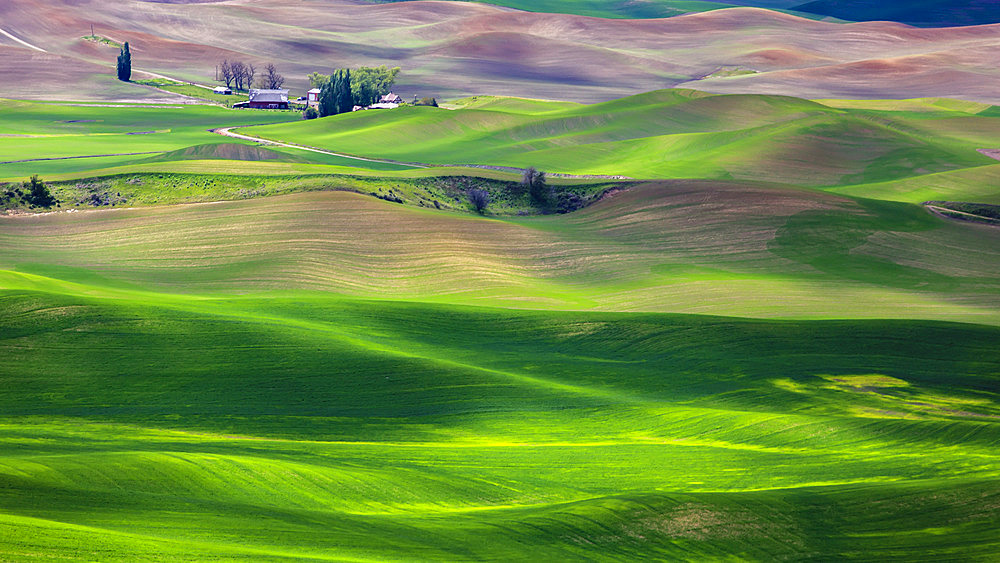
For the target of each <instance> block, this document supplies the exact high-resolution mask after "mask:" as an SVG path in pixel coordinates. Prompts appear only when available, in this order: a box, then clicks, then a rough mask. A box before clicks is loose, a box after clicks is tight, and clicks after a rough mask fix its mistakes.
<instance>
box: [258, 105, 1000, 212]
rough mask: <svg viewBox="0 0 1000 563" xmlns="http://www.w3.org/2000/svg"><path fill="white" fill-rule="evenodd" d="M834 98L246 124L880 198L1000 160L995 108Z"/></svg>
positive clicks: (423, 155)
mask: <svg viewBox="0 0 1000 563" xmlns="http://www.w3.org/2000/svg"><path fill="white" fill-rule="evenodd" d="M828 103H829V104H831V105H824V104H820V103H817V102H811V101H807V100H801V99H797V98H789V97H782V96H763V95H710V94H705V93H702V92H696V91H692V90H663V91H658V92H651V93H648V94H642V95H638V96H632V97H629V98H623V99H620V100H614V101H611V102H606V103H600V104H592V105H586V106H577V105H571V106H567V105H565V104H558V103H548V102H534V103H533V104H526V103H524V102H522V101H517V100H513V101H510V102H506V103H501V102H500V101H498V100H496V99H493V98H487V99H484V100H479V99H478V98H477V99H471V100H460V101H459V102H457V103H456V104H455V105H454V106H452V107H457V108H459V109H455V110H446V109H437V108H423V107H412V108H410V107H407V108H400V109H399V110H393V111H388V112H387V111H381V112H380V111H368V112H356V113H354V114H349V115H343V116H336V117H332V118H325V119H320V120H316V121H311V122H304V123H289V124H280V125H271V126H262V127H250V128H246V129H241V131H242V132H244V133H248V134H251V135H256V136H260V137H262V138H265V139H273V140H281V141H292V142H296V143H301V144H305V145H311V146H316V147H321V148H325V149H329V150H335V151H342V152H345V153H349V154H355V155H363V156H369V157H382V158H391V159H395V160H401V161H409V162H424V163H432V164H491V165H498V166H513V167H527V166H536V167H538V168H539V169H542V170H546V171H548V172H556V173H568V174H605V175H615V174H623V175H626V176H631V177H635V178H706V179H715V180H729V179H745V180H764V181H771V182H780V183H789V184H796V185H804V186H812V187H818V188H837V187H840V186H853V188H852V191H851V193H853V194H855V195H861V196H865V195H868V192H866V191H865V189H864V188H863V187H860V186H864V185H869V184H876V185H879V186H881V185H882V184H884V183H886V182H901V181H907V180H909V179H913V178H922V177H932V176H934V175H939V174H946V173H948V174H957V173H959V172H968V174H966V176H965V177H967V178H972V177H974V176H975V175H976V174H977V172H975V171H977V170H980V169H982V170H983V171H985V170H986V169H988V167H989V166H991V165H995V163H996V161H995V160H993V159H991V158H989V157H986V156H984V155H982V154H979V153H978V152H977V149H979V148H984V147H990V146H992V144H993V143H995V142H996V139H997V138H998V134H1000V120H998V119H997V118H995V117H993V116H992V115H990V114H989V113H988V110H987V108H989V106H985V105H982V104H962V103H952V104H948V103H944V102H940V103H939V102H935V101H919V100H918V101H913V102H911V103H909V104H908V105H906V104H902V103H898V104H897V106H896V107H893V106H892V105H884V106H882V107H880V106H878V105H877V104H869V105H868V106H867V107H850V105H849V104H838V103H836V102H828ZM833 106H841V107H833ZM883 108H888V109H883ZM984 110H987V111H984ZM386 139H396V140H397V141H395V142H388V143H387V142H385V140H386ZM967 189H968V190H969V193H970V194H976V196H977V197H980V196H985V197H986V198H987V199H988V200H989V201H987V203H994V202H996V201H1000V200H998V199H997V198H998V197H1000V192H998V191H996V190H995V189H994V188H993V187H991V186H985V185H981V184H978V183H972V184H970V185H968V186H967ZM890 193H892V192H891V191H889V190H884V189H881V188H878V189H873V190H872V191H871V194H872V195H876V194H890ZM932 195H933V194H932ZM939 195H944V194H939ZM890 199H893V198H892V197H890ZM925 199H943V198H941V197H927V198H925ZM951 199H956V198H955V197H951ZM957 199H961V198H960V197H959V198H957ZM903 200H904V201H913V200H912V199H907V198H904V199H903Z"/></svg>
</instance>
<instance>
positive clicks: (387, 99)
mask: <svg viewBox="0 0 1000 563" xmlns="http://www.w3.org/2000/svg"><path fill="white" fill-rule="evenodd" d="M402 99H403V98H401V97H399V95H398V94H393V93H392V92H389V93H388V94H386V95H384V96H382V99H381V100H379V101H382V102H397V101H399V100H402Z"/></svg>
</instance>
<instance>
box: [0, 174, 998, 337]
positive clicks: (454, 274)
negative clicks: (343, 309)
mask: <svg viewBox="0 0 1000 563" xmlns="http://www.w3.org/2000/svg"><path fill="white" fill-rule="evenodd" d="M247 180H248V181H251V182H252V181H253V178H252V177H251V178H248V179H247ZM316 181H317V182H318V183H317V184H316V185H315V186H313V188H314V189H315V188H320V189H324V188H325V184H324V182H327V181H328V180H327V179H324V178H318V179H317V180H316ZM360 185H361V186H364V184H363V183H362V184H360ZM194 186H195V187H196V188H199V187H200V186H201V183H200V182H196V183H195V184H194ZM250 186H251V187H252V184H250ZM446 187H447V186H437V185H436V184H428V185H426V186H424V187H421V186H420V185H414V186H413V188H414V189H415V190H417V191H419V192H420V193H425V192H426V190H434V189H442V188H446ZM390 188H392V186H391V185H387V186H384V187H382V186H380V188H379V189H383V190H386V189H390ZM421 190H423V191H421ZM196 192H197V190H196ZM383 193H388V192H385V191H384V192H383ZM415 193H416V192H415ZM427 197H429V196H427ZM996 236H997V234H996V233H994V232H993V231H987V232H981V231H980V230H978V229H973V228H971V227H970V226H967V225H958V224H952V223H949V222H945V221H942V220H940V219H937V218H935V217H933V216H931V215H930V214H928V213H927V212H926V211H924V210H923V209H922V208H920V207H919V206H911V205H906V204H895V203H885V202H881V203H880V202H872V201H867V200H851V199H847V198H842V197H839V196H831V195H826V194H818V193H816V192H811V191H806V190H792V189H788V188H782V187H774V186H767V185H759V184H746V183H731V184H718V183H708V182H675V183H651V184H648V185H645V186H641V187H637V188H634V189H631V190H628V191H626V192H622V193H618V194H616V195H613V196H612V197H609V198H606V199H605V200H603V201H601V202H600V203H597V204H595V205H593V206H591V207H589V208H587V209H585V210H582V211H578V212H576V213H573V214H570V215H566V216H553V217H538V218H518V219H513V220H505V221H500V220H488V221H482V220H478V219H475V218H473V217H470V216H463V215H458V214H451V213H443V212H440V211H437V210H435V209H427V208H425V209H420V208H413V207H407V206H400V205H397V204H394V203H387V202H384V201H379V200H377V199H374V198H371V197H366V196H360V195H356V194H350V193H336V192H314V193H306V194H299V195H289V196H284V197H283V198H282V199H253V200H247V201H243V202H230V203H217V204H212V205H201V206H192V207H182V208H148V209H134V210H108V211H98V212H91V213H89V214H87V215H81V214H53V215H49V216H44V217H35V218H28V217H25V218H14V219H5V220H4V228H3V231H2V232H0V243H2V244H3V245H4V246H5V248H6V249H7V251H6V252H5V253H4V256H3V257H0V266H2V268H3V269H16V270H19V271H24V272H30V273H37V274H41V275H45V276H49V275H55V277H62V276H61V275H59V274H58V273H56V274H53V273H52V272H53V271H51V270H49V269H48V268H50V267H51V265H62V266H63V267H71V268H75V269H77V270H78V271H89V272H92V273H93V274H97V275H100V276H104V277H107V278H110V279H116V280H119V281H121V282H128V283H132V284H137V285H139V286H147V287H155V288H161V289H166V290H170V291H176V290H178V289H180V288H185V291H218V290H223V291H225V290H232V289H234V288H254V289H262V290H270V289H287V288H291V287H295V288H309V289H322V290H329V291H337V292H340V293H345V294H350V295H356V296H364V297H376V296H383V297H393V298H397V299H411V300H422V301H426V300H432V301H447V302H456V303H467V304H499V303H504V304H508V305H515V306H518V307H532V308H560V309H592V308H597V309H604V310H632V311H635V310H641V311H676V312H691V313H699V312H700V313H717V314H727V315H739V316H754V317H775V316H778V317H789V316H792V317H811V318H816V317H827V316H831V315H832V316H848V317H861V318H870V317H877V318H893V317H900V316H905V317H907V318H924V319H944V318H947V319H954V320H964V321H973V322H983V323H989V324H995V323H996V322H997V314H998V311H997V309H996V302H995V299H994V298H993V296H994V295H995V292H996V291H997V283H998V282H997V280H998V278H1000V274H998V272H997V270H996V264H997V261H996V254H997V248H1000V246H998V245H997V243H996ZM956 248H961V249H963V250H962V254H960V255H956V254H955V250H954V249H956ZM69 271H74V270H69ZM55 272H58V270H55ZM390 274H391V276H390V278H389V279H386V276H387V275H390Z"/></svg>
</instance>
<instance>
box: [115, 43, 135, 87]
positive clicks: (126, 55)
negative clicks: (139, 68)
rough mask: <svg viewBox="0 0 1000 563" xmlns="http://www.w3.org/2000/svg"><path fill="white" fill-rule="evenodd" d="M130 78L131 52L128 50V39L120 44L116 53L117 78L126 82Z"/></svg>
mask: <svg viewBox="0 0 1000 563" xmlns="http://www.w3.org/2000/svg"><path fill="white" fill-rule="evenodd" d="M131 79H132V52H131V51H129V48H128V41H126V42H125V45H123V46H122V50H121V52H120V53H118V80H121V81H122V82H128V81H129V80H131Z"/></svg>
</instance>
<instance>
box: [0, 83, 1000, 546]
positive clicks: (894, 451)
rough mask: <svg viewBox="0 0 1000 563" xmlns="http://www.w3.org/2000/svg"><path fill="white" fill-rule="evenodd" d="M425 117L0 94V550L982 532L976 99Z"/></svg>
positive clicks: (999, 307)
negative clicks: (964, 212)
mask: <svg viewBox="0 0 1000 563" xmlns="http://www.w3.org/2000/svg"><path fill="white" fill-rule="evenodd" d="M448 107H451V108H455V109H450V110H449V109H432V108H401V109H398V110H393V111H384V112H374V111H371V112H358V113H354V114H349V115H343V116H339V117H335V118H325V119H320V120H314V121H309V122H304V121H300V120H298V119H297V116H295V115H294V114H282V113H269V112H239V111H232V110H226V109H223V108H208V107H172V108H171V107H168V108H150V107H120V108H103V107H79V106H72V105H67V104H20V103H18V102H13V103H8V104H5V105H4V106H2V107H0V112H6V113H5V114H3V115H8V116H10V117H11V120H10V121H2V120H0V151H2V154H3V155H5V158H7V159H9V160H21V161H23V162H11V163H8V164H0V177H10V178H17V177H18V175H21V174H24V175H26V174H27V173H35V172H38V171H39V170H41V171H43V172H46V173H47V178H46V179H47V180H50V182H51V186H52V189H53V192H54V193H55V194H56V196H57V197H59V198H60V199H62V200H63V203H62V207H60V208H58V209H56V210H53V212H47V213H39V214H26V213H25V214H10V215H8V214H4V215H0V249H2V251H0V358H2V359H3V360H2V361H0V386H2V389H3V393H0V559H2V560H15V561H20V560H53V559H54V560H80V559H83V560H99V561H134V560H158V561H204V560H214V561H243V560H247V559H253V560H264V561H425V560H447V561H454V560H490V561H518V560H523V561H535V560H539V559H546V560H581V559H585V560H602V561H603V560H607V561H621V560H647V559H660V560H689V561H705V560H726V559H740V560H760V561H770V560H782V559H784V560H787V559H793V560H801V559H816V560H841V559H855V560H871V561H884V560H903V561H912V560H935V561H936V560H973V561H975V560H982V561H988V560H990V559H991V558H993V557H995V554H996V553H997V552H998V551H1000V539H998V537H997V535H996V528H997V522H1000V485H998V483H1000V480H998V478H1000V454H998V453H997V452H998V451H1000V450H998V446H1000V348H998V347H997V342H998V341H1000V301H998V300H997V295H1000V229H997V228H995V227H990V226H987V225H982V224H974V223H968V222H960V221H951V220H947V219H944V218H941V217H938V216H936V215H933V214H931V213H929V212H928V211H927V210H926V209H924V208H923V207H922V206H919V205H916V203H919V202H921V201H924V200H930V199H934V200H943V201H949V202H973V203H980V204H982V203H991V202H996V201H998V198H1000V191H998V190H997V189H996V188H995V186H996V180H997V178H998V176H1000V172H998V171H1000V163H997V162H996V161H995V160H993V159H991V158H989V157H987V156H985V155H983V154H981V153H980V152H978V151H977V149H981V148H989V147H991V146H994V145H992V143H993V142H995V139H996V138H998V137H997V136H996V133H997V119H998V117H996V114H997V112H996V108H992V107H990V106H988V105H986V104H977V103H971V102H960V101H954V100H940V99H921V100H896V101H834V100H824V101H823V102H822V103H821V102H816V101H808V100H803V99H797V98H790V97H783V96H751V95H738V96H717V95H709V94H704V93H700V92H694V91H689V90H666V91H657V92H651V93H648V94H644V95H641V96H635V97H631V98H625V99H620V100H614V101H610V102H606V103H601V104H594V105H581V104H574V103H566V102H553V101H540V100H529V99H522V98H502V97H486V96H479V97H475V98H467V99H462V100H458V101H455V102H453V103H452V104H450V105H449V106H448ZM290 118H291V119H290ZM250 124H255V125H254V126H253V127H246V128H245V129H241V131H247V132H252V133H254V134H257V135H262V136H265V137H268V138H272V139H276V140H281V141H291V142H294V143H300V144H304V145H313V146H319V147H324V148H327V149H330V150H332V151H333V152H345V153H353V154H355V155H363V156H372V157H377V158H390V159H397V160H404V161H417V162H428V163H432V164H469V165H493V166H508V167H521V166H528V165H536V166H539V167H541V168H543V169H546V170H548V171H551V172H568V173H573V174H607V175H619V174H627V175H631V176H635V177H639V178H657V177H662V178H666V179H656V180H645V181H636V182H627V181H619V180H610V179H601V180H596V179H571V178H553V181H552V184H553V185H554V186H555V193H557V194H562V195H565V194H568V193H573V194H576V195H577V196H578V197H580V198H581V199H585V200H586V201H587V202H588V203H590V205H588V206H586V207H584V208H582V209H579V210H577V211H575V212H573V213H568V214H562V215H538V214H536V213H537V212H538V209H536V208H533V207H531V205H530V202H529V196H528V194H526V193H518V188H517V187H516V186H515V185H514V184H515V183H514V182H512V181H511V180H512V179H516V177H517V174H516V173H511V172H510V171H504V170H490V169H472V168H462V167H436V166H435V167H431V168H413V167H406V166H401V165H398V164H393V163H387V162H367V163H365V162H360V161H356V160H351V159H350V158H347V157H343V156H336V155H320V154H316V153H309V152H308V151H303V150H300V149H295V148H290V147H279V146H276V145H270V146H260V145H257V144H255V143H251V142H242V141H240V142H233V140H232V139H230V138H226V137H222V136H220V135H216V134H214V133H211V132H209V131H208V130H209V129H211V128H215V127H230V126H243V125H250ZM147 131H151V132H147ZM136 133H139V134H136ZM124 143H129V144H128V145H123V144H124ZM122 146H127V147H129V148H128V150H122V149H121V147H122ZM113 148H117V149H118V152H119V153H124V152H136V153H144V154H118V155H117V156H103V157H100V156H96V155H97V154H101V153H100V152H96V151H104V150H111V149H113ZM145 153H152V154H145ZM50 157H52V158H56V157H74V158H68V159H60V160H46V161H40V160H33V159H35V158H50ZM75 157H82V158H75ZM361 167H364V168H361ZM471 171H475V172H476V173H477V174H480V175H481V176H479V177H474V176H470V174H471ZM49 173H51V174H49ZM22 177H23V176H22ZM53 179H56V181H52V180H53ZM791 183H794V184H799V185H797V186H795V185H790V184H791ZM472 187H477V188H482V189H486V190H488V191H489V192H490V194H491V195H492V197H493V198H494V203H493V204H492V205H493V207H491V208H490V210H489V211H488V216H485V217H481V216H477V215H474V214H472V213H471V212H470V211H469V208H468V204H467V202H466V200H465V196H466V193H467V191H468V190H469V189H471V188H472ZM521 191H522V192H523V190H521ZM4 197H6V196H4ZM93 200H96V201H97V203H93ZM220 200H223V201H220ZM178 202H191V203H188V204H185V205H165V204H174V203H178ZM91 205H101V206H104V207H105V208H104V209H100V210H93V209H87V208H88V207H89V206H91ZM956 205H957V207H956V208H961V209H980V208H981V206H969V205H965V204H961V203H959V204H956ZM110 207H117V208H110Z"/></svg>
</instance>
